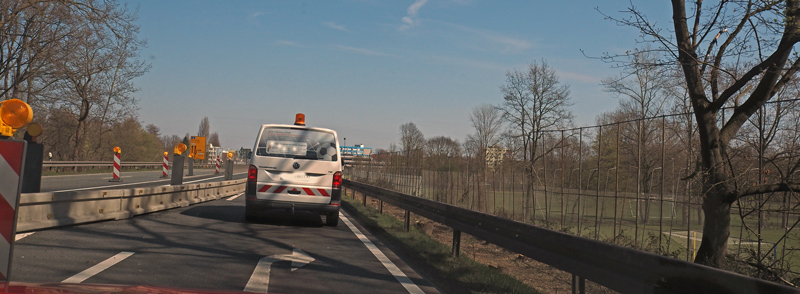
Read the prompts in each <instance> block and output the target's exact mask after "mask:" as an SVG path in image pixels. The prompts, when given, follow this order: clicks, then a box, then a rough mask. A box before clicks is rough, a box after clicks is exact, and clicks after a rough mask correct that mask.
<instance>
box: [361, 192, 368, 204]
mask: <svg viewBox="0 0 800 294" xmlns="http://www.w3.org/2000/svg"><path fill="white" fill-rule="evenodd" d="M361 195H364V201H363V202H362V203H361V204H363V205H364V207H367V193H361Z"/></svg>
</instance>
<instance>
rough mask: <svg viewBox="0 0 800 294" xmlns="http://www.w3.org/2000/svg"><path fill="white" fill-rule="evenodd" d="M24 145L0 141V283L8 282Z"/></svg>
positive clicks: (10, 141)
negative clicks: (0, 181)
mask: <svg viewBox="0 0 800 294" xmlns="http://www.w3.org/2000/svg"><path fill="white" fill-rule="evenodd" d="M25 147H26V143H25V141H17V140H5V139H0V179H2V182H3V184H2V185H0V282H5V284H7V283H8V282H9V280H8V277H9V275H10V272H11V256H13V254H14V236H15V235H16V233H17V232H16V230H17V229H16V228H17V224H16V222H17V209H18V208H19V193H20V187H22V174H23V163H24V162H25Z"/></svg>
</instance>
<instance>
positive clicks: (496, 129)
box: [467, 104, 503, 148]
mask: <svg viewBox="0 0 800 294" xmlns="http://www.w3.org/2000/svg"><path fill="white" fill-rule="evenodd" d="M469 120H470V122H472V127H473V128H475V134H472V135H467V139H468V140H475V141H476V142H477V143H478V146H479V148H487V147H490V146H493V145H496V144H497V143H499V142H500V130H501V128H502V127H503V124H502V121H501V120H502V113H500V111H499V110H498V109H497V108H496V107H494V106H493V105H489V104H482V105H479V106H476V107H475V108H473V109H472V113H470V115H469Z"/></svg>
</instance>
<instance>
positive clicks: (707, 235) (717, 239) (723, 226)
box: [694, 195, 731, 268]
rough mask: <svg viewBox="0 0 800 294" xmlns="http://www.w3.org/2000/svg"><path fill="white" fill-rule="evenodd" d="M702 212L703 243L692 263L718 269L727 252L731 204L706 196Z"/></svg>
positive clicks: (723, 261)
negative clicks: (703, 220) (703, 216)
mask: <svg viewBox="0 0 800 294" xmlns="http://www.w3.org/2000/svg"><path fill="white" fill-rule="evenodd" d="M703 212H704V213H705V222H704V223H703V242H702V243H700V248H699V249H698V251H697V257H696V258H695V260H694V262H695V263H699V264H704V265H708V266H713V267H717V268H718V267H720V266H721V265H723V264H725V254H726V253H727V250H728V237H729V236H730V227H731V204H730V203H728V202H727V201H724V200H723V199H722V197H719V196H717V195H708V196H707V197H706V199H705V201H704V202H703Z"/></svg>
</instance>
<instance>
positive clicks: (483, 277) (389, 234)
mask: <svg viewBox="0 0 800 294" xmlns="http://www.w3.org/2000/svg"><path fill="white" fill-rule="evenodd" d="M342 198H343V200H344V201H343V202H342V205H343V206H344V207H345V209H346V210H347V212H349V213H350V214H351V215H353V216H354V217H356V218H358V219H359V221H360V223H361V224H362V225H364V226H365V227H366V228H367V229H369V230H370V232H371V233H373V234H375V235H377V236H379V237H380V238H382V239H383V240H386V241H388V242H389V243H390V246H391V247H393V248H392V249H395V252H396V253H397V254H398V255H400V256H403V259H404V260H405V261H406V262H408V263H410V264H412V265H414V267H415V269H417V270H418V271H420V272H421V273H422V274H423V275H425V276H427V277H428V278H432V279H434V281H433V283H434V284H435V285H436V286H437V287H438V288H439V289H440V290H441V291H443V292H446V293H539V292H538V291H536V290H535V289H533V288H531V287H529V286H528V285H525V284H524V283H522V282H520V281H518V280H516V279H514V278H512V277H510V276H508V275H505V274H503V273H502V272H500V271H499V270H497V269H495V268H491V267H488V266H485V265H483V264H480V263H478V262H475V261H474V260H472V259H470V258H468V257H466V256H465V255H461V256H460V257H457V258H456V257H453V256H451V254H450V251H451V248H450V245H446V244H442V243H439V242H438V241H436V240H434V239H431V238H430V237H428V235H426V234H425V233H424V232H421V231H419V230H417V229H416V228H413V227H412V228H411V230H410V231H409V232H406V231H405V229H404V228H403V223H402V222H401V221H399V220H397V219H395V218H394V217H392V216H390V215H388V214H380V213H378V210H377V209H374V208H372V207H364V206H363V205H362V204H361V202H360V201H359V200H357V199H353V198H351V197H348V196H345V197H342Z"/></svg>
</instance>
